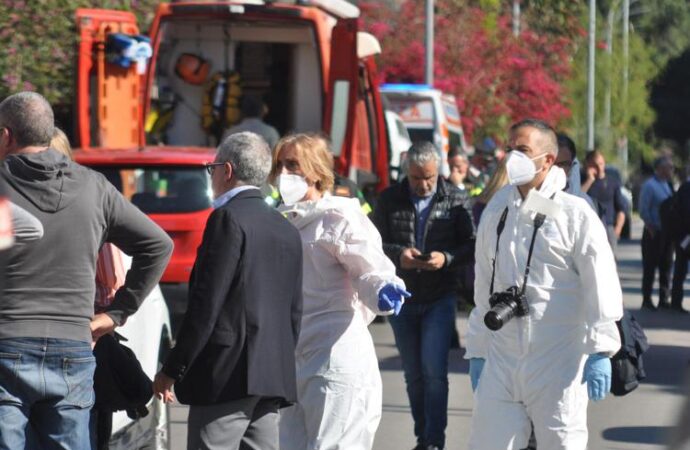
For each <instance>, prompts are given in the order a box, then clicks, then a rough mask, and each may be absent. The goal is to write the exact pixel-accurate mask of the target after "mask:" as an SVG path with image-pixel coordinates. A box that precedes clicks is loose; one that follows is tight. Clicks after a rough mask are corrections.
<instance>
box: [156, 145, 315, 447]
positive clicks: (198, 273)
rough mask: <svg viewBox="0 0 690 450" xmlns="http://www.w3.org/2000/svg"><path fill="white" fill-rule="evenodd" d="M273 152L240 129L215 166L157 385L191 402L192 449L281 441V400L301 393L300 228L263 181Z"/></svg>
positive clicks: (221, 150)
mask: <svg viewBox="0 0 690 450" xmlns="http://www.w3.org/2000/svg"><path fill="white" fill-rule="evenodd" d="M270 166H271V151H270V149H269V148H268V145H267V144H266V142H265V141H264V140H263V139H262V138H261V137H260V136H258V135H256V134H254V133H249V132H243V133H238V134H233V135H231V136H229V137H228V138H227V139H225V141H223V143H221V145H220V146H219V147H218V154H217V155H216V159H215V162H213V163H210V164H208V165H207V168H208V170H209V172H210V173H211V178H212V186H213V192H214V196H215V200H214V202H213V205H214V207H215V211H214V212H213V213H212V214H211V216H210V217H209V219H208V222H207V224H206V229H205V230H204V237H203V241H202V243H201V246H200V247H199V250H198V254H197V259H196V262H195V264H194V269H193V271H192V276H191V280H190V284H189V304H188V307H187V313H186V315H185V318H184V321H183V323H182V326H181V328H180V332H179V334H178V336H177V343H176V345H175V348H173V349H172V351H171V353H170V355H169V357H168V358H167V360H166V362H165V364H164V365H163V368H162V370H161V371H160V372H159V373H158V375H156V379H155V381H154V392H155V393H156V395H158V396H159V398H160V397H162V398H163V399H164V400H166V401H167V402H169V401H172V399H173V397H172V393H171V391H170V388H171V387H172V385H173V384H175V394H176V395H177V397H178V399H179V401H180V402H181V403H184V404H189V405H190V409H189V421H188V427H189V430H188V438H187V448H188V449H190V450H197V449H204V450H206V449H208V450H213V449H221V448H222V449H237V448H242V449H261V450H271V449H277V448H278V409H279V408H280V407H282V406H285V405H288V404H289V403H290V402H294V401H295V400H296V397H297V395H296V384H295V358H294V352H295V344H296V343H297V337H298V334H299V327H300V320H301V315H302V244H301V241H300V237H299V233H298V232H297V230H296V229H295V228H293V227H292V225H290V224H289V223H288V222H287V220H285V219H284V218H283V216H281V215H280V214H279V213H278V212H277V211H275V210H274V209H273V208H271V207H269V206H268V205H267V204H266V203H264V200H263V197H262V196H261V193H260V191H259V189H258V186H261V185H262V184H263V183H264V182H265V180H266V177H267V175H268V172H269V170H270Z"/></svg>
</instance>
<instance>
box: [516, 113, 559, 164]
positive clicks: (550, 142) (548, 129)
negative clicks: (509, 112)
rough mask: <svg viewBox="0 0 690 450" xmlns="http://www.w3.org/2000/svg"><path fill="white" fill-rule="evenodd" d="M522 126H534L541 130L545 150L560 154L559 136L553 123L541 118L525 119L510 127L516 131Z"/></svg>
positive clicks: (555, 154) (556, 154)
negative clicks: (550, 123)
mask: <svg viewBox="0 0 690 450" xmlns="http://www.w3.org/2000/svg"><path fill="white" fill-rule="evenodd" d="M522 128H534V129H535V130H537V131H539V133H540V134H541V137H542V138H543V141H542V142H543V144H544V148H543V150H544V151H545V152H547V153H551V154H552V155H554V156H558V137H557V136H556V130H554V129H553V127H552V126H551V125H549V124H548V123H546V122H544V121H543V120H539V119H524V120H521V121H519V122H517V123H515V124H513V125H512V126H511V127H510V132H511V133H515V132H517V131H518V130H520V129H522Z"/></svg>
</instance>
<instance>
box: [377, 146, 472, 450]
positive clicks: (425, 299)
mask: <svg viewBox="0 0 690 450" xmlns="http://www.w3.org/2000/svg"><path fill="white" fill-rule="evenodd" d="M407 155H408V156H407V158H408V160H407V162H408V167H407V178H406V179H405V180H404V181H403V182H402V183H400V184H398V185H395V186H392V187H390V188H388V189H386V190H385V191H384V192H383V193H382V194H381V198H380V199H379V202H378V204H377V208H376V210H375V211H374V216H373V221H374V224H375V225H376V227H377V228H378V229H379V232H380V233H381V237H382V239H383V249H384V251H385V253H386V255H388V257H389V258H390V259H391V260H392V261H393V263H394V264H395V266H396V268H397V273H398V276H400V277H401V278H402V279H403V280H404V281H405V285H406V286H407V287H408V290H409V291H410V292H411V293H412V297H411V298H409V299H408V300H406V302H405V304H404V306H403V308H402V310H401V312H400V315H399V316H397V317H391V319H390V322H391V326H392V327H393V333H394V334H395V342H396V345H397V347H398V351H399V352H400V356H401V358H402V363H403V369H404V372H405V382H406V384H407V394H408V397H409V400H410V405H411V408H412V416H413V418H414V422H415V430H414V431H415V435H416V436H417V446H416V447H415V449H429V450H431V449H441V448H443V446H444V445H445V428H446V423H447V412H446V411H447V408H448V350H449V346H450V341H451V335H452V333H453V328H454V320H455V303H456V299H457V290H458V281H459V280H458V269H459V268H460V267H461V266H462V265H463V264H466V263H468V262H470V261H471V260H472V258H473V256H474V227H473V225H472V219H471V218H470V215H469V213H468V211H467V209H466V207H465V203H464V196H463V195H462V193H461V192H460V191H459V190H458V189H457V188H456V187H455V186H453V185H452V184H450V183H449V182H447V181H446V180H444V179H443V178H442V177H439V174H438V168H439V163H440V157H439V155H438V152H437V150H436V148H435V147H434V146H433V145H432V144H430V143H428V142H420V143H416V144H414V145H413V146H412V147H411V148H410V150H409V151H408V153H407Z"/></svg>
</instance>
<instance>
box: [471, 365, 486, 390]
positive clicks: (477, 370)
mask: <svg viewBox="0 0 690 450" xmlns="http://www.w3.org/2000/svg"><path fill="white" fill-rule="evenodd" d="M485 362H486V360H485V359H484V358H470V381H471V382H472V392H474V391H476V390H477V384H479V377H480V376H481V374H482V370H484V363H485Z"/></svg>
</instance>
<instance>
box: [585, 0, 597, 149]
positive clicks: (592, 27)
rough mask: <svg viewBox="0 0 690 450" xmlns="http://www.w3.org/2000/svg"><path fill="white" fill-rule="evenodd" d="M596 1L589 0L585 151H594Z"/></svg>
mask: <svg viewBox="0 0 690 450" xmlns="http://www.w3.org/2000/svg"><path fill="white" fill-rule="evenodd" d="M596 25H597V0H589V63H588V67H587V69H588V71H587V151H591V150H594V82H595V80H594V64H595V54H594V52H595V50H596V48H595V42H594V39H595V37H596Z"/></svg>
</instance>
